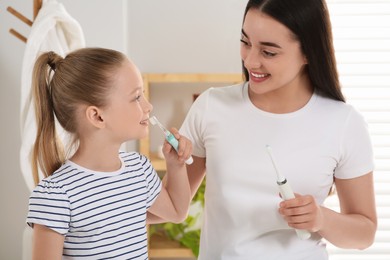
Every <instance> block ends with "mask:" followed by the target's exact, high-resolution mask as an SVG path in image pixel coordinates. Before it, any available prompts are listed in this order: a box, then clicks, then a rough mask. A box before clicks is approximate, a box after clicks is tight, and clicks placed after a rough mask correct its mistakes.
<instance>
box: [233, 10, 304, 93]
mask: <svg viewBox="0 0 390 260" xmlns="http://www.w3.org/2000/svg"><path fill="white" fill-rule="evenodd" d="M241 59H242V60H243V63H244V66H245V68H246V69H247V70H248V73H249V85H250V91H251V93H252V94H254V95H259V94H260V95H261V94H266V93H271V92H274V93H276V92H280V91H286V90H287V89H292V88H297V87H298V88H299V87H300V83H299V82H301V79H302V77H303V67H304V65H305V64H306V58H305V56H304V55H303V53H302V51H301V48H300V43H299V42H298V41H297V40H296V39H294V36H293V34H292V32H291V31H290V30H289V29H288V28H287V27H285V26H284V25H282V24H281V23H279V22H278V21H276V20H274V19H273V18H271V17H270V16H267V15H265V14H263V13H261V12H259V11H258V10H255V9H251V10H249V11H248V13H247V14H246V17H245V21H244V24H243V26H242V35H241Z"/></svg>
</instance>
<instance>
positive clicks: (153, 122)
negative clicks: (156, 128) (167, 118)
mask: <svg viewBox="0 0 390 260" xmlns="http://www.w3.org/2000/svg"><path fill="white" fill-rule="evenodd" d="M157 121H158V120H157V118H156V117H155V116H152V117H149V122H150V123H151V124H152V125H156V124H157Z"/></svg>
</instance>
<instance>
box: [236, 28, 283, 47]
mask: <svg viewBox="0 0 390 260" xmlns="http://www.w3.org/2000/svg"><path fill="white" fill-rule="evenodd" d="M241 33H242V35H244V36H245V38H248V39H249V37H248V35H247V34H246V32H245V31H244V29H241ZM259 43H260V44H261V45H265V46H269V47H275V48H278V49H281V48H282V47H280V45H278V44H276V43H274V42H259Z"/></svg>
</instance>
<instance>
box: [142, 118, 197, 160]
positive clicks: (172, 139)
mask: <svg viewBox="0 0 390 260" xmlns="http://www.w3.org/2000/svg"><path fill="white" fill-rule="evenodd" d="M149 121H150V123H151V124H152V125H158V126H159V127H160V129H161V130H162V131H163V133H164V135H165V139H166V140H167V141H168V143H170V144H171V145H172V147H173V148H174V149H175V150H176V152H177V150H178V148H179V141H178V140H177V139H176V138H175V136H174V135H173V134H172V133H171V132H169V131H168V130H167V129H166V128H165V127H164V126H163V125H162V124H161V123H160V121H158V119H157V118H156V117H155V116H152V117H150V118H149ZM193 161H194V160H193V159H192V156H191V157H190V158H188V159H187V160H186V164H192V162H193Z"/></svg>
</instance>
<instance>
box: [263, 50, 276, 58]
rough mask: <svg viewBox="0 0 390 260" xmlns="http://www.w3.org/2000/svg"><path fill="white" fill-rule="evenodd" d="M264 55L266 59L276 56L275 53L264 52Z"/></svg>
mask: <svg viewBox="0 0 390 260" xmlns="http://www.w3.org/2000/svg"><path fill="white" fill-rule="evenodd" d="M263 55H264V56H265V57H274V56H275V55H276V53H275V52H270V51H263Z"/></svg>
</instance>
